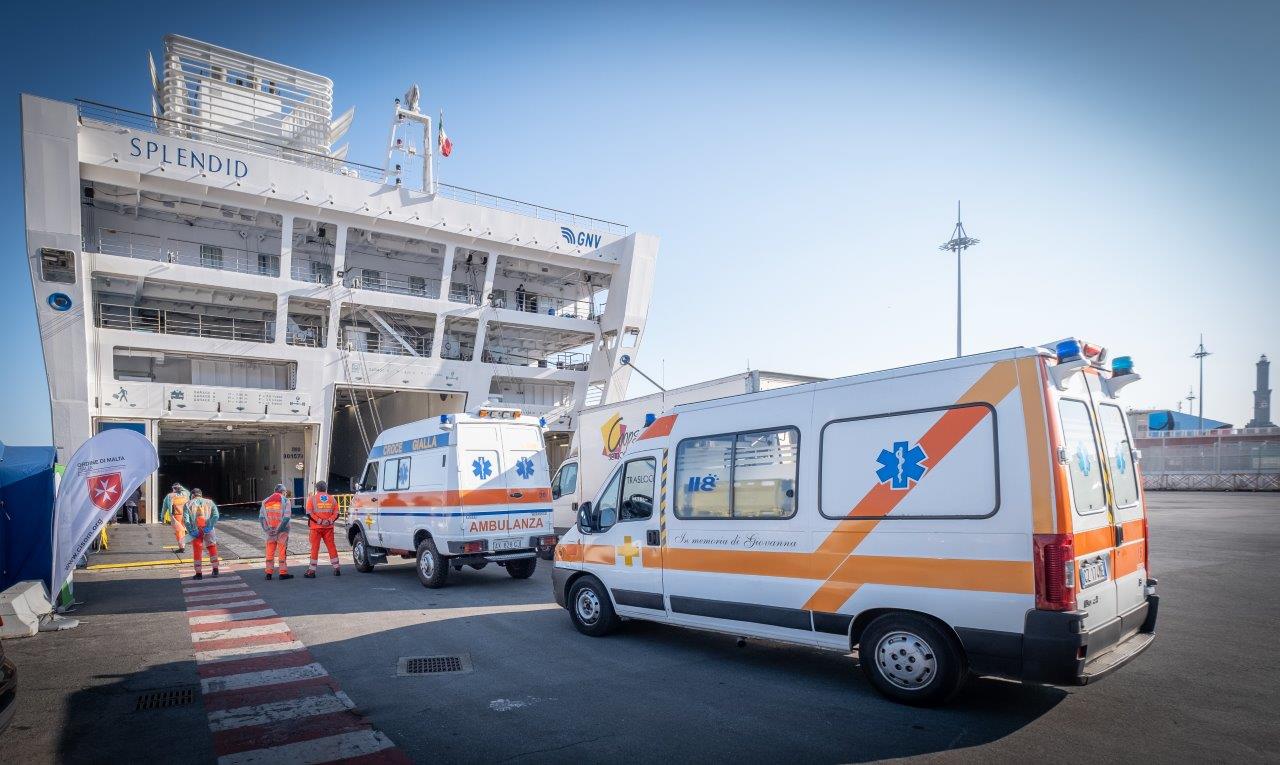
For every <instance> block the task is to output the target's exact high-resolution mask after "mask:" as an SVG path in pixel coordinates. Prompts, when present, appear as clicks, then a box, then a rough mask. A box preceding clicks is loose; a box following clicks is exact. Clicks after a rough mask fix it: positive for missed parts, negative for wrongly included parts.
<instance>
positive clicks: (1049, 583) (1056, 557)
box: [1032, 534, 1076, 611]
mask: <svg viewBox="0 0 1280 765" xmlns="http://www.w3.org/2000/svg"><path fill="white" fill-rule="evenodd" d="M1032 539H1033V543H1034V545H1035V561H1034V565H1035V577H1036V608H1038V609H1040V610H1042V611H1071V610H1074V609H1075V607H1076V550H1075V539H1074V537H1072V536H1071V535H1070V534H1036V535H1034V536H1033V537H1032Z"/></svg>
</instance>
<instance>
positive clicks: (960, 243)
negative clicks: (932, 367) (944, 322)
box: [938, 200, 980, 357]
mask: <svg viewBox="0 0 1280 765" xmlns="http://www.w3.org/2000/svg"><path fill="white" fill-rule="evenodd" d="M979 241H980V240H978V239H974V238H973V237H971V236H969V235H968V234H966V233H965V230H964V224H963V223H961V222H960V201H959V200H956V227H955V228H954V229H952V231H951V239H949V240H947V241H946V242H943V243H942V244H940V245H938V249H939V250H942V251H943V252H954V253H955V254H956V356H957V357H959V356H961V355H963V354H962V353H961V349H960V323H961V312H960V306H961V300H962V297H963V295H962V292H961V289H960V256H961V255H962V254H963V253H964V251H965V250H967V249H969V248H970V247H972V246H974V245H975V244H977V243H978V242H979Z"/></svg>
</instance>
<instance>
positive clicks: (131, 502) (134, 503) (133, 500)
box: [124, 486, 142, 523]
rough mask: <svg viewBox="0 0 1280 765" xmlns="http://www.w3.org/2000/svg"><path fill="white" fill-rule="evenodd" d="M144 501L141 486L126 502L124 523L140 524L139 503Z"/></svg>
mask: <svg viewBox="0 0 1280 765" xmlns="http://www.w3.org/2000/svg"><path fill="white" fill-rule="evenodd" d="M141 501H142V487H141V486H139V487H138V488H137V490H136V491H134V492H133V494H131V495H129V498H128V499H126V500H125V501H124V522H125V523H137V522H138V503H139V502H141Z"/></svg>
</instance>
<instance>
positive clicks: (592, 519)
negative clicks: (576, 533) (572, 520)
mask: <svg viewBox="0 0 1280 765" xmlns="http://www.w3.org/2000/svg"><path fill="white" fill-rule="evenodd" d="M593 511H594V508H592V507H591V503H590V502H583V503H582V504H581V505H578V529H579V530H580V531H582V532H583V533H584V534H590V533H591V532H593V531H595V530H596V520H597V519H596V514H595V512H593Z"/></svg>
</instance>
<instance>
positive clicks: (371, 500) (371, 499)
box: [369, 497, 378, 502]
mask: <svg viewBox="0 0 1280 765" xmlns="http://www.w3.org/2000/svg"><path fill="white" fill-rule="evenodd" d="M369 501H370V502H377V501H378V498H377V497H369Z"/></svg>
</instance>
